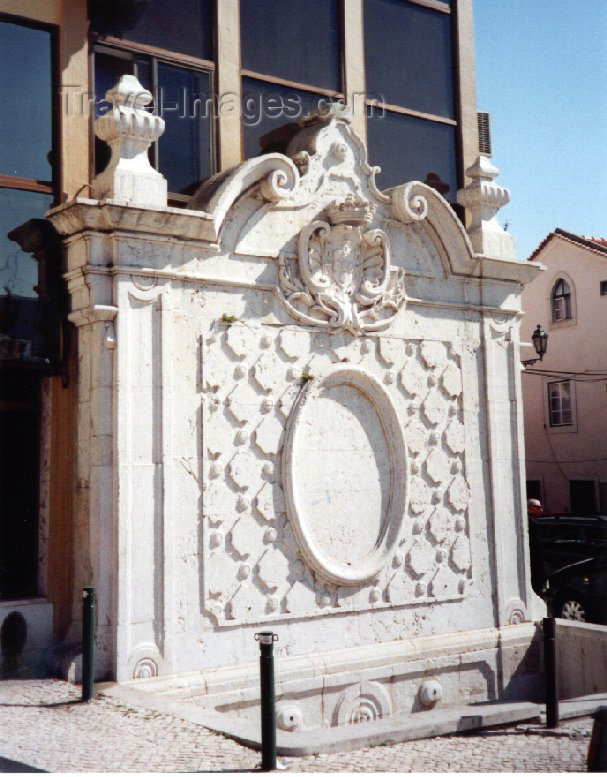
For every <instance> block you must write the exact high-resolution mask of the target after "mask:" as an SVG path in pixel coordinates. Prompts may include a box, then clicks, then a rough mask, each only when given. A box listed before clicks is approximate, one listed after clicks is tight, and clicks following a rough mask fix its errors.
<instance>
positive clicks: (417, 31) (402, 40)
mask: <svg viewBox="0 0 607 777" xmlns="http://www.w3.org/2000/svg"><path fill="white" fill-rule="evenodd" d="M365 62H366V78H367V92H368V95H369V97H370V98H377V99H378V100H380V101H382V102H385V103H389V104H391V105H399V106H402V107H403V108H412V109H413V110H416V111H423V112H424V113H434V114H437V115H439V116H446V117H447V118H453V65H452V54H451V17H450V16H449V15H448V14H444V13H441V12H440V11H433V10H431V9H429V8H422V7H421V6H417V5H410V4H408V3H406V2H403V0H366V2H365Z"/></svg>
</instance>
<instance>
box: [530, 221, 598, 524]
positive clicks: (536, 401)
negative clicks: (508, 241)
mask: <svg viewBox="0 0 607 777" xmlns="http://www.w3.org/2000/svg"><path fill="white" fill-rule="evenodd" d="M530 259H532V260H533V261H537V262H541V263H542V264H543V265H545V266H546V272H545V273H541V274H540V275H539V276H538V277H537V278H536V279H535V280H534V281H533V282H532V283H531V284H530V285H529V286H528V287H527V288H526V289H525V291H524V292H523V309H524V311H525V318H524V321H523V325H522V334H521V338H522V340H523V341H527V342H530V341H531V340H530V338H531V333H532V331H533V329H534V327H535V326H536V324H537V323H538V322H540V323H542V325H543V326H544V329H545V330H546V332H547V333H548V350H547V353H546V355H545V357H544V359H543V360H542V361H541V362H540V361H538V362H536V363H535V364H533V365H531V366H529V367H528V368H527V369H526V370H525V371H524V373H523V399H524V408H525V453H526V460H527V495H528V496H529V497H530V498H531V497H535V498H539V499H541V500H542V504H543V506H544V509H546V510H549V511H561V510H564V511H573V512H577V511H582V512H595V511H601V512H603V511H607V414H606V413H605V412H604V410H605V407H606V406H605V402H606V401H607V399H606V394H605V389H606V386H607V351H606V350H605V347H604V345H603V341H602V338H601V337H600V334H599V333H600V332H601V331H602V327H603V326H605V325H607V241H606V240H605V239H604V238H597V237H586V236H583V235H576V234H573V233H571V232H567V231H565V230H563V229H555V230H554V232H551V233H550V234H549V235H548V236H547V237H546V238H545V240H543V241H542V243H541V244H540V245H539V246H538V248H537V249H536V250H535V251H534V252H533V254H532V255H531V257H530ZM532 355H533V354H532V353H529V354H524V356H525V357H527V356H529V357H532Z"/></svg>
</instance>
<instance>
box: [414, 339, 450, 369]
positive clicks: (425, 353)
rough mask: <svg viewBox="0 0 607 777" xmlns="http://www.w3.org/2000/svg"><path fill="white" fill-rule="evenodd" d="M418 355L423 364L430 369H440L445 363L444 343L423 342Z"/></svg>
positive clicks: (445, 350) (445, 351)
mask: <svg viewBox="0 0 607 777" xmlns="http://www.w3.org/2000/svg"><path fill="white" fill-rule="evenodd" d="M420 353H421V357H422V360H423V362H424V364H425V365H426V366H427V367H430V369H432V368H434V367H438V368H442V367H444V366H445V364H446V363H447V349H446V347H445V344H444V343H439V342H436V341H434V340H424V342H423V343H422V344H421V347H420Z"/></svg>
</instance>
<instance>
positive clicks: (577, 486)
mask: <svg viewBox="0 0 607 777" xmlns="http://www.w3.org/2000/svg"><path fill="white" fill-rule="evenodd" d="M569 498H570V501H571V511H572V512H574V511H575V512H580V513H592V512H594V511H595V510H596V485H595V482H594V480H570V481H569Z"/></svg>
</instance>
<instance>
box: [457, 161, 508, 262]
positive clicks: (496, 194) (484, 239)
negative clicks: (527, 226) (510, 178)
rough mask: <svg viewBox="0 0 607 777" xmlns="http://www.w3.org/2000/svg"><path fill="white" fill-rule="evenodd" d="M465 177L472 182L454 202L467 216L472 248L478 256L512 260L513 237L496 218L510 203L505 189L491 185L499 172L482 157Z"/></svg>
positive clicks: (458, 194) (459, 193)
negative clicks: (466, 212)
mask: <svg viewBox="0 0 607 777" xmlns="http://www.w3.org/2000/svg"><path fill="white" fill-rule="evenodd" d="M466 175H467V176H468V177H469V178H471V179H472V183H469V184H468V185H467V186H466V187H464V188H463V189H460V190H459V192H458V193H457V201H458V203H459V204H460V205H464V206H465V207H466V208H468V211H469V213H470V226H469V227H468V235H469V237H470V242H471V243H472V247H473V248H474V250H475V251H476V253H477V254H483V256H488V257H491V258H493V259H515V258H516V256H515V249H514V238H513V237H512V235H509V234H508V233H507V232H506V231H505V230H504V229H503V228H502V227H501V226H500V225H499V223H498V221H497V218H496V214H497V212H498V210H499V209H500V208H502V207H503V206H504V205H506V204H507V203H508V202H509V200H510V192H509V191H508V189H505V188H504V187H503V186H498V185H497V184H496V183H494V178H496V177H497V176H498V175H499V170H498V169H497V167H495V166H494V165H492V164H491V162H490V161H489V159H488V158H487V157H486V156H485V155H484V154H481V155H480V156H479V157H478V159H477V160H476V162H475V163H474V164H473V165H471V166H470V167H469V168H468V169H467V170H466Z"/></svg>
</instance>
